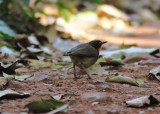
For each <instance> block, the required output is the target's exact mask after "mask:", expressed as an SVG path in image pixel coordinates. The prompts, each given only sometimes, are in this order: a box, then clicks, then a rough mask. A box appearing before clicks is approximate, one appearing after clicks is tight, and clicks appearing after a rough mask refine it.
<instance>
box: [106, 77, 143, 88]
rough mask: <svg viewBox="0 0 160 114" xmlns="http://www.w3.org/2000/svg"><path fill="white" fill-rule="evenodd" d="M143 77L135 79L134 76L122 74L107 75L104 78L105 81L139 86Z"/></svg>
mask: <svg viewBox="0 0 160 114" xmlns="http://www.w3.org/2000/svg"><path fill="white" fill-rule="evenodd" d="M144 81H145V79H139V80H135V79H134V78H131V77H127V76H123V75H119V74H118V75H109V76H107V78H106V82H117V83H127V84H131V85H136V86H140V85H141V84H143V83H144Z"/></svg>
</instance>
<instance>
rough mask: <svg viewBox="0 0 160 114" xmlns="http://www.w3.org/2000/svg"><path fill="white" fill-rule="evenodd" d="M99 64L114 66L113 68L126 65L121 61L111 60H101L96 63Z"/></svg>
mask: <svg viewBox="0 0 160 114" xmlns="http://www.w3.org/2000/svg"><path fill="white" fill-rule="evenodd" d="M96 63H97V64H99V63H100V64H101V65H112V66H118V65H124V63H123V62H122V61H120V60H112V59H111V58H99V59H98V60H97V62H96Z"/></svg>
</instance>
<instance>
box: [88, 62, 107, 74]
mask: <svg viewBox="0 0 160 114" xmlns="http://www.w3.org/2000/svg"><path fill="white" fill-rule="evenodd" d="M86 72H87V74H89V75H93V74H97V75H108V71H106V70H104V69H103V68H102V67H101V65H100V64H94V65H92V66H91V67H89V68H87V69H86Z"/></svg>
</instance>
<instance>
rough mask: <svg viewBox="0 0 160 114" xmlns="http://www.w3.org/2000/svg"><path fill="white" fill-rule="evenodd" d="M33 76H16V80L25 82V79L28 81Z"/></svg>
mask: <svg viewBox="0 0 160 114" xmlns="http://www.w3.org/2000/svg"><path fill="white" fill-rule="evenodd" d="M32 76H33V75H20V76H17V75H16V76H15V79H16V80H19V81H23V80H25V79H27V78H30V77H32Z"/></svg>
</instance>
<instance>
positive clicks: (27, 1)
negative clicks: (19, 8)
mask: <svg viewBox="0 0 160 114" xmlns="http://www.w3.org/2000/svg"><path fill="white" fill-rule="evenodd" d="M21 1H22V2H23V3H24V5H25V6H29V1H30V0H21Z"/></svg>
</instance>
